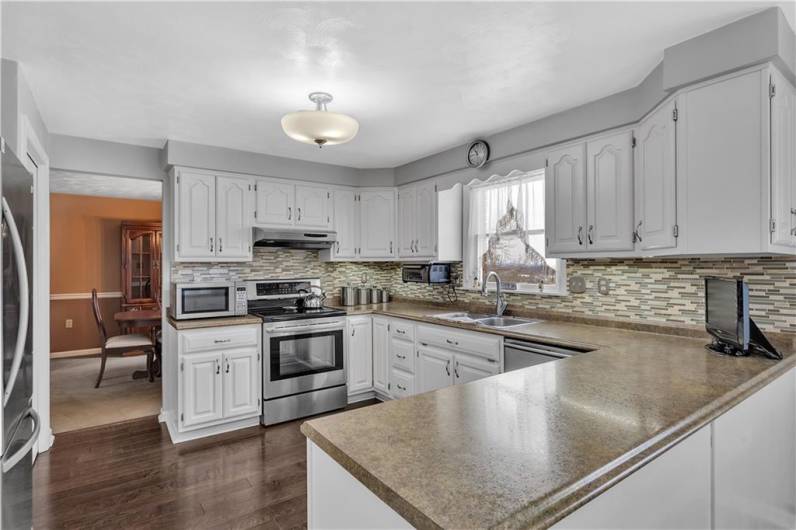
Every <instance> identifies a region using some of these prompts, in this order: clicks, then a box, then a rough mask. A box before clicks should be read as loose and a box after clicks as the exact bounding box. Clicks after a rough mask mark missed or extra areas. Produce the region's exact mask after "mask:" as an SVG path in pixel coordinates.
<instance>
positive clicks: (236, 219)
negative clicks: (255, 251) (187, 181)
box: [216, 177, 252, 259]
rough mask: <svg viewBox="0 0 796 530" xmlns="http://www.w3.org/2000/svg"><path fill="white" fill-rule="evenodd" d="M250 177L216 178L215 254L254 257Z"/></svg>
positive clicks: (228, 256) (232, 256)
mask: <svg viewBox="0 0 796 530" xmlns="http://www.w3.org/2000/svg"><path fill="white" fill-rule="evenodd" d="M251 187H252V181H251V179H246V178H238V177H217V178H216V256H218V257H219V258H222V259H223V258H251V255H252V225H251V211H250V210H249V205H250V201H251V195H250V193H251Z"/></svg>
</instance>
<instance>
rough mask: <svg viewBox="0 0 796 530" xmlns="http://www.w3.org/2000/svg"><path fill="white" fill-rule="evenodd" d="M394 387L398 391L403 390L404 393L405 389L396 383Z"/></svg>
mask: <svg viewBox="0 0 796 530" xmlns="http://www.w3.org/2000/svg"><path fill="white" fill-rule="evenodd" d="M395 386H397V387H398V390H403V391H404V392H406V387H405V386H401V385H399V384H398V383H395Z"/></svg>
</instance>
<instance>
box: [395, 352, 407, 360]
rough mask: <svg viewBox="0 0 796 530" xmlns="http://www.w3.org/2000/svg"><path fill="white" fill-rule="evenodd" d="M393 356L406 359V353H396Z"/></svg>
mask: <svg viewBox="0 0 796 530" xmlns="http://www.w3.org/2000/svg"><path fill="white" fill-rule="evenodd" d="M395 356H396V357H398V358H399V359H406V355H401V354H400V353H396V354H395Z"/></svg>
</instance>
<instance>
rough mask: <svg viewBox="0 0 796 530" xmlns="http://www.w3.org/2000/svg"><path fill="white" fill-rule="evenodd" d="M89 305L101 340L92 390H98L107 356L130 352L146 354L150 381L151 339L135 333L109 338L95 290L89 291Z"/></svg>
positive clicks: (152, 371) (152, 355) (153, 350)
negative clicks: (98, 368)
mask: <svg viewBox="0 0 796 530" xmlns="http://www.w3.org/2000/svg"><path fill="white" fill-rule="evenodd" d="M91 303H92V308H93V310H94V320H95V321H96V322H97V329H99V333H100V336H101V338H102V361H101V363H100V371H99V375H98V376H97V384H96V385H94V388H99V386H100V383H101V382H102V375H103V374H104V373H105V361H106V359H107V358H108V355H116V356H120V355H122V354H125V353H128V352H131V351H144V352H146V368H147V372H148V373H149V380H150V381H152V380H153V373H154V366H153V361H154V357H155V345H154V344H153V343H152V338H151V337H148V336H146V335H141V334H137V333H132V334H128V335H116V336H113V337H109V336H108V332H107V330H106V329H105V323H104V322H103V321H102V313H100V307H99V297H98V296H97V290H96V289H92V290H91Z"/></svg>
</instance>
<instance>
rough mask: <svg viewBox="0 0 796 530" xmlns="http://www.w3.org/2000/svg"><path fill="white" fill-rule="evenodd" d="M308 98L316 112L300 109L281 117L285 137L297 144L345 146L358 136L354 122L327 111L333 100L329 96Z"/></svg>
mask: <svg viewBox="0 0 796 530" xmlns="http://www.w3.org/2000/svg"><path fill="white" fill-rule="evenodd" d="M308 97H309V99H310V101H312V102H313V103H315V110H300V111H298V112H291V113H289V114H285V115H284V116H282V130H283V131H285V134H286V135H288V136H289V137H290V138H293V139H294V140H296V141H298V142H303V143H306V144H314V145H317V146H318V147H323V146H324V145H336V144H344V143H346V142H349V141H351V139H352V138H354V136H356V135H357V132H358V131H359V122H357V120H355V119H354V118H352V117H351V116H348V115H347V114H341V113H339V112H329V111H328V110H327V109H326V106H327V105H328V104H329V103H331V101H332V99H333V98H332V95H331V94H329V93H328V92H312V93H310V95H309V96H308Z"/></svg>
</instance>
